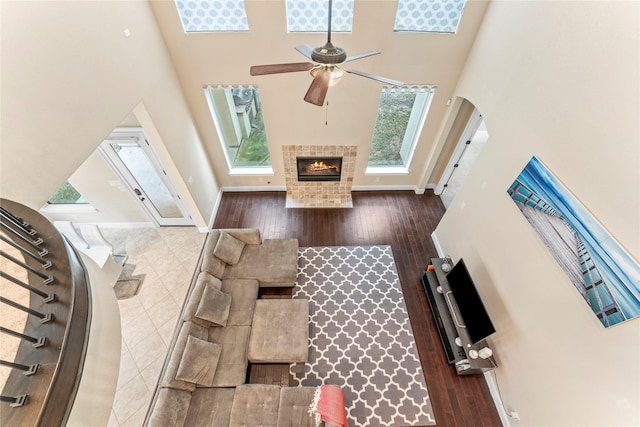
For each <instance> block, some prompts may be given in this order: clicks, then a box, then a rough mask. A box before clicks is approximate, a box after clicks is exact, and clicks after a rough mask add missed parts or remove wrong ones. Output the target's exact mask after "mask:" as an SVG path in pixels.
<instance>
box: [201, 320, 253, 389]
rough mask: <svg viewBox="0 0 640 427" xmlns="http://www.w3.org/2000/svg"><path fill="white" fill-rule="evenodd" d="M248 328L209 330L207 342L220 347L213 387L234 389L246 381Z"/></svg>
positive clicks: (232, 327) (216, 327)
mask: <svg viewBox="0 0 640 427" xmlns="http://www.w3.org/2000/svg"><path fill="white" fill-rule="evenodd" d="M250 333H251V327H250V326H225V327H221V326H215V327H211V328H209V341H211V342H217V343H220V344H221V345H222V352H221V353H220V359H219V360H218V369H216V376H215V377H214V378H213V387H235V386H237V385H240V384H244V383H245V381H246V379H247V366H248V365H249V360H248V359H247V346H248V343H249V334H250Z"/></svg>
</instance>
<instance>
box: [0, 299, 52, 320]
mask: <svg viewBox="0 0 640 427" xmlns="http://www.w3.org/2000/svg"><path fill="white" fill-rule="evenodd" d="M0 302H2V303H5V304H7V305H10V306H11V307H13V308H17V309H18V310H21V311H24V312H25V313H29V314H33V315H34V316H36V317H38V318H39V319H40V323H47V322H50V321H52V320H53V314H51V313H47V314H44V313H40V312H39V311H37V310H34V309H32V308H29V307H25V306H24V305H22V304H18V303H17V302H15V301H11V300H10V299H7V298H5V297H2V296H0Z"/></svg>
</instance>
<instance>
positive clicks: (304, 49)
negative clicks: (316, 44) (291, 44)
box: [295, 44, 313, 61]
mask: <svg viewBox="0 0 640 427" xmlns="http://www.w3.org/2000/svg"><path fill="white" fill-rule="evenodd" d="M295 50H297V51H298V52H300V53H301V54H303V55H304V56H306V57H307V58H309V59H311V60H312V61H313V58H311V52H313V48H312V47H311V46H309V45H308V44H301V45H300V46H296V47H295Z"/></svg>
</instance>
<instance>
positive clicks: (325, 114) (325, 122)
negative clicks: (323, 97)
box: [324, 101, 329, 126]
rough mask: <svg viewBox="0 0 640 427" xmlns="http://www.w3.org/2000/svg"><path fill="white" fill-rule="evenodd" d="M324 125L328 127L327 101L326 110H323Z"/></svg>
mask: <svg viewBox="0 0 640 427" xmlns="http://www.w3.org/2000/svg"><path fill="white" fill-rule="evenodd" d="M324 125H325V126H328V125H329V101H327V106H326V109H325V110H324Z"/></svg>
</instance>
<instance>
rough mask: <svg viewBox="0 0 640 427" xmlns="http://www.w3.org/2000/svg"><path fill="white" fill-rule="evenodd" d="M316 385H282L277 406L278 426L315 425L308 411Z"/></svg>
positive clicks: (313, 418)
mask: <svg viewBox="0 0 640 427" xmlns="http://www.w3.org/2000/svg"><path fill="white" fill-rule="evenodd" d="M316 390H317V387H282V390H280V405H279V407H278V427H316V417H315V415H314V414H310V413H309V407H310V406H311V403H312V402H313V398H314V396H315V392H316Z"/></svg>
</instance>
